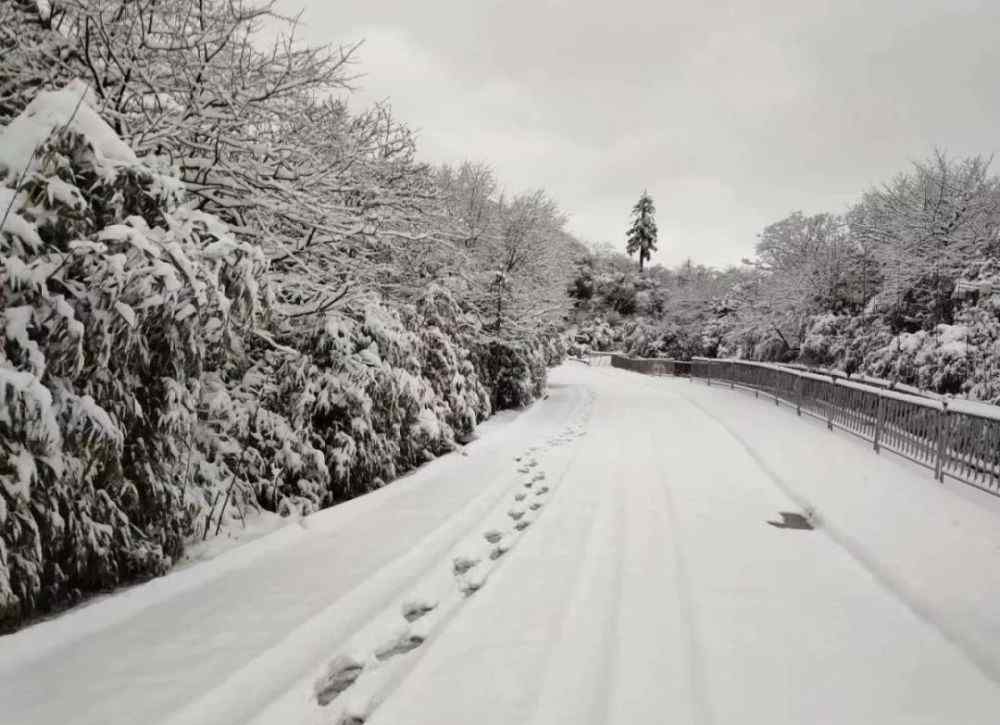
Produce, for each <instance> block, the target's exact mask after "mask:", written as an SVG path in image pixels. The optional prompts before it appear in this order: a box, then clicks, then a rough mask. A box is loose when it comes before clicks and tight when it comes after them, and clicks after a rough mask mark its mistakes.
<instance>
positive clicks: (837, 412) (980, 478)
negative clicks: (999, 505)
mask: <svg viewBox="0 0 1000 725" xmlns="http://www.w3.org/2000/svg"><path fill="white" fill-rule="evenodd" d="M691 378H692V379H694V378H701V379H703V380H705V381H706V382H707V383H708V384H709V385H713V384H723V385H728V386H729V387H731V388H737V387H739V388H744V389H746V390H751V391H753V392H754V394H755V395H756V396H757V397H760V395H761V394H764V395H765V396H767V397H769V398H771V399H773V400H774V402H775V404H776V405H780V404H781V403H785V404H787V405H789V406H791V407H794V408H795V412H796V413H798V414H799V415H802V414H803V413H804V414H806V415H810V416H813V417H815V418H819V419H821V420H824V421H826V424H827V427H828V428H830V429H831V430H832V429H833V428H839V429H841V430H844V431H847V432H848V433H852V434H854V435H856V436H858V437H860V438H863V439H865V440H867V441H871V443H872V445H873V447H874V448H875V451H876V452H878V451H880V450H882V449H883V448H884V449H886V450H889V451H892V452H893V453H897V454H899V455H901V456H903V457H904V458H907V459H909V460H911V461H913V462H915V463H918V464H920V465H922V466H926V467H927V468H929V469H931V470H933V471H934V477H935V478H936V479H937V480H939V481H943V480H944V477H945V476H948V477H949V478H953V479H955V480H957V481H961V482H962V483H967V484H970V485H972V486H975V487H976V488H979V489H981V490H983V491H986V492H988V493H991V494H993V495H995V496H1000V408H998V409H997V410H996V411H992V410H990V408H992V407H993V406H984V405H977V404H971V403H966V402H965V401H959V400H955V401H946V400H941V399H938V398H931V397H920V396H917V395H911V394H907V393H900V392H897V391H894V390H886V389H882V388H878V387H873V386H870V385H866V384H862V383H856V382H853V381H851V380H848V379H844V378H841V377H837V376H824V375H817V374H815V373H808V372H804V371H799V370H791V369H788V368H786V367H781V366H777V365H770V364H767V363H754V362H748V361H745V360H716V359H709V358H695V359H694V360H692V361H691Z"/></svg>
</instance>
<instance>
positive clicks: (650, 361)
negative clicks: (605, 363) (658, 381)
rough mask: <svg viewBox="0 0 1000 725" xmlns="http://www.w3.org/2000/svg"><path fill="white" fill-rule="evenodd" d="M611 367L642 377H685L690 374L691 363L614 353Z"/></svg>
mask: <svg viewBox="0 0 1000 725" xmlns="http://www.w3.org/2000/svg"><path fill="white" fill-rule="evenodd" d="M611 367H615V368H622V369H623V370H631V371H632V372H635V373H643V374H644V375H676V376H684V377H686V376H688V375H690V374H691V363H690V362H688V361H686V360H670V359H668V358H655V357H627V356H625V355H619V354H616V353H613V354H612V355H611Z"/></svg>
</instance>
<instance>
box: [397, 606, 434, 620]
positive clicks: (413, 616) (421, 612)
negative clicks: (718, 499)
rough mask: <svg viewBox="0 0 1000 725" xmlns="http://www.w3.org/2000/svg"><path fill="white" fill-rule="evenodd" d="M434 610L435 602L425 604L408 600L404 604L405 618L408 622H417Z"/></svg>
mask: <svg viewBox="0 0 1000 725" xmlns="http://www.w3.org/2000/svg"><path fill="white" fill-rule="evenodd" d="M433 610H434V605H433V604H425V603H422V602H408V603H406V604H404V605H403V618H404V619H405V620H406V621H407V622H416V621H417V620H418V619H420V618H421V617H423V616H426V615H427V613H428V612H431V611H433Z"/></svg>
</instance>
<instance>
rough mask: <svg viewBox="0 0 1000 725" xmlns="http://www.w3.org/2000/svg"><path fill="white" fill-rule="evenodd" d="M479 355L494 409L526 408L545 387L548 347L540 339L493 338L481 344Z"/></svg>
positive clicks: (480, 366) (480, 365)
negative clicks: (546, 349) (546, 350)
mask: <svg viewBox="0 0 1000 725" xmlns="http://www.w3.org/2000/svg"><path fill="white" fill-rule="evenodd" d="M478 357H479V368H480V370H481V371H482V376H483V379H484V381H485V382H486V387H487V388H488V389H489V391H490V396H491V401H492V404H493V409H494V410H505V409H508V408H523V407H524V406H526V405H528V404H530V403H531V401H533V400H534V399H535V398H537V397H539V396H540V395H541V394H542V392H543V391H544V390H545V377H546V357H545V349H544V345H543V344H542V343H541V342H540V341H539V340H537V339H528V340H521V341H507V340H500V339H493V340H490V341H488V342H486V343H484V344H482V345H481V346H480V348H479V351H478Z"/></svg>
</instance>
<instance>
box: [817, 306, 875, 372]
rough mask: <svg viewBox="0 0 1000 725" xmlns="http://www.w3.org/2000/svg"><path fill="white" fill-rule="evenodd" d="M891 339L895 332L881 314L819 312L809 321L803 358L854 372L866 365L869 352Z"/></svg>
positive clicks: (823, 365)
mask: <svg viewBox="0 0 1000 725" xmlns="http://www.w3.org/2000/svg"><path fill="white" fill-rule="evenodd" d="M891 339H892V332H891V331H890V329H889V327H888V325H887V324H886V323H885V321H884V320H883V319H882V318H880V317H876V316H873V315H863V316H852V315H833V314H826V315H816V316H814V317H812V318H810V319H809V321H808V324H807V327H806V334H805V338H804V339H803V343H802V350H801V352H800V355H799V360H800V361H801V362H804V363H806V364H808V365H815V366H817V367H825V368H835V369H837V370H843V371H844V372H846V373H848V374H852V373H854V372H856V371H859V370H861V369H862V367H863V366H864V364H865V360H866V359H867V358H868V356H869V354H871V353H872V352H873V351H875V350H877V349H879V348H882V347H885V346H886V345H888V344H889V342H890V340H891Z"/></svg>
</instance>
